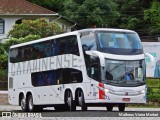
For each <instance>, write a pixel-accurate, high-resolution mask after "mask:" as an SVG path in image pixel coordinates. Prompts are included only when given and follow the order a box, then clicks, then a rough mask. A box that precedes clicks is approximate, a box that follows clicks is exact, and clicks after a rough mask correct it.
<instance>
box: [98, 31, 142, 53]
mask: <svg viewBox="0 0 160 120" xmlns="http://www.w3.org/2000/svg"><path fill="white" fill-rule="evenodd" d="M97 37H98V43H99V51H101V52H106V53H111V54H127V55H131V54H134V55H135V54H142V52H143V50H142V45H141V41H140V39H139V37H138V35H137V34H136V33H134V32H108V31H101V32H98V33H97ZM126 50H127V51H126Z"/></svg>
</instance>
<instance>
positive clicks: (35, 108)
mask: <svg viewBox="0 0 160 120" xmlns="http://www.w3.org/2000/svg"><path fill="white" fill-rule="evenodd" d="M27 102H28V103H27V104H28V111H29V112H34V111H36V112H37V111H38V112H40V111H42V110H43V107H42V106H36V105H34V104H33V97H32V95H31V94H30V95H29V96H28V99H27Z"/></svg>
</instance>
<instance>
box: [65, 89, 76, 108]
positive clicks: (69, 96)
mask: <svg viewBox="0 0 160 120" xmlns="http://www.w3.org/2000/svg"><path fill="white" fill-rule="evenodd" d="M66 104H67V107H68V108H69V110H70V111H75V110H76V104H75V101H74V100H73V95H72V92H71V91H70V90H69V91H68V92H67V95H66Z"/></svg>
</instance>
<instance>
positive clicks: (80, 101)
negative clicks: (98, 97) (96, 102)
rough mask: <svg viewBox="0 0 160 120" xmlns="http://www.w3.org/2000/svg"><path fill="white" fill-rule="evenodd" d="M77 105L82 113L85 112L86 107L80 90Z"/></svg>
mask: <svg viewBox="0 0 160 120" xmlns="http://www.w3.org/2000/svg"><path fill="white" fill-rule="evenodd" d="M78 104H79V105H80V106H81V110H82V111H87V105H86V103H85V98H84V94H83V91H82V90H79V91H78Z"/></svg>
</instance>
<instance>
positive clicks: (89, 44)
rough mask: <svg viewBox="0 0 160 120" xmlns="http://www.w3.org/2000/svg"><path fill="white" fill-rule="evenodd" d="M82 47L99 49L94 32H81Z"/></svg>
mask: <svg viewBox="0 0 160 120" xmlns="http://www.w3.org/2000/svg"><path fill="white" fill-rule="evenodd" d="M81 44H82V47H83V46H86V48H87V49H88V50H97V43H96V40H95V36H94V33H93V32H86V33H81Z"/></svg>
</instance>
